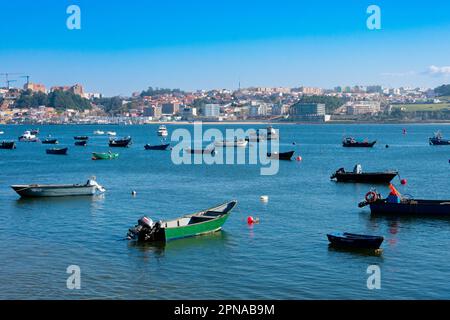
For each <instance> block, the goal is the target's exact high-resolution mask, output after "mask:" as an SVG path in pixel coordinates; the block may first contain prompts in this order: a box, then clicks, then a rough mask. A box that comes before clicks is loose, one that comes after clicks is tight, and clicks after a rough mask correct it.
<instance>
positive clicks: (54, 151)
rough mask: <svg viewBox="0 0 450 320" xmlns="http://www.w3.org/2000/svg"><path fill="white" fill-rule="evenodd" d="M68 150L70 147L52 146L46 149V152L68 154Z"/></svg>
mask: <svg viewBox="0 0 450 320" xmlns="http://www.w3.org/2000/svg"><path fill="white" fill-rule="evenodd" d="M67 150H69V148H51V149H47V150H45V152H46V153H47V154H59V155H66V154H67Z"/></svg>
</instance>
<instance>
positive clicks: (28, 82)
mask: <svg viewBox="0 0 450 320" xmlns="http://www.w3.org/2000/svg"><path fill="white" fill-rule="evenodd" d="M21 78H27V86H28V85H29V84H30V76H21Z"/></svg>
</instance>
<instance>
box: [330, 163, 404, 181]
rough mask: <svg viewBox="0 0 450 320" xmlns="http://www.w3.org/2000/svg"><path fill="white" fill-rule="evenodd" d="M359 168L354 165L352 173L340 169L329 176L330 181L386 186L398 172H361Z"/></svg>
mask: <svg viewBox="0 0 450 320" xmlns="http://www.w3.org/2000/svg"><path fill="white" fill-rule="evenodd" d="M360 168H361V167H360V166H359V165H356V166H355V169H354V170H353V172H348V171H345V169H344V168H340V169H338V170H336V172H335V173H333V174H332V175H331V177H330V179H332V180H333V179H336V181H337V182H356V183H376V184H388V183H390V182H391V181H392V179H394V178H395V177H396V176H397V175H398V171H384V172H362V171H361V170H359V169H360Z"/></svg>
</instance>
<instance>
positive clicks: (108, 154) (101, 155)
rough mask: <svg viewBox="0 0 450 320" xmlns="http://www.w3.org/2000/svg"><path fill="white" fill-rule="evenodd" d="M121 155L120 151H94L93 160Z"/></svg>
mask: <svg viewBox="0 0 450 320" xmlns="http://www.w3.org/2000/svg"><path fill="white" fill-rule="evenodd" d="M118 157H119V154H118V153H113V152H111V151H109V152H102V153H99V152H92V160H111V159H117V158H118Z"/></svg>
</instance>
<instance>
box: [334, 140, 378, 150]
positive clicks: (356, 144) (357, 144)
mask: <svg viewBox="0 0 450 320" xmlns="http://www.w3.org/2000/svg"><path fill="white" fill-rule="evenodd" d="M376 143H377V142H376V141H372V142H353V143H348V142H343V143H342V146H343V147H345V148H372V147H373V146H374V145H375V144H376Z"/></svg>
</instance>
